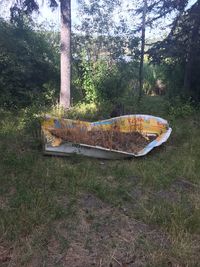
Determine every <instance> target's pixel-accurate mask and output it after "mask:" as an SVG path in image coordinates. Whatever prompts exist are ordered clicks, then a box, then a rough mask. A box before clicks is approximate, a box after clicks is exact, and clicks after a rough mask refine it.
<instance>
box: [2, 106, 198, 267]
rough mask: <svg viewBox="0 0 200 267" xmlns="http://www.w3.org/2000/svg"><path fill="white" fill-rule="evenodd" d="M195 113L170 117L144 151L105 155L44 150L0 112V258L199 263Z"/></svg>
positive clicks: (25, 262) (28, 262)
mask: <svg viewBox="0 0 200 267" xmlns="http://www.w3.org/2000/svg"><path fill="white" fill-rule="evenodd" d="M145 113H147V112H145ZM155 113H156V112H155ZM155 115H159V110H158V112H157V113H156V114H155ZM162 116H163V115H162ZM164 117H167V118H169V116H168V114H166V116H164ZM199 118H200V116H199V114H196V115H195V114H194V115H193V116H189V117H185V118H173V120H172V122H171V123H172V128H173V133H172V136H171V137H170V139H169V141H168V142H167V143H166V145H163V146H162V147H160V148H157V149H155V150H154V151H152V152H151V153H150V154H148V155H147V156H146V157H143V158H137V159H136V158H134V159H131V160H124V161H122V160H120V161H103V160H98V159H90V158H84V157H80V156H72V157H66V158H61V157H60V158H59V157H45V156H43V155H42V144H41V142H40V140H39V139H38V138H36V135H35V133H34V134H32V133H31V131H28V130H27V127H26V124H25V123H24V117H23V116H22V115H19V116H17V115H16V114H11V113H9V112H1V114H0V119H1V127H0V150H1V154H0V157H1V158H0V266H37V267H38V266H72V267H89V266H102V267H103V266H109V267H111V266H112V267H114V266H124V267H125V266H135V267H136V266H137V267H138V266H159V267H161V266H174V267H175V266H198V265H199V262H200V256H199V242H200V227H199V225H200V174H199V173H200V164H199V157H200V148H199V144H200V119H199ZM36 132H37V131H36Z"/></svg>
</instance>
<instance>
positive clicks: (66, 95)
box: [60, 0, 71, 109]
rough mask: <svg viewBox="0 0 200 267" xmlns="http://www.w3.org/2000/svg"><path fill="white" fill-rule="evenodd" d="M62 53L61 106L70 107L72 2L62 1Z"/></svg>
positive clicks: (68, 0) (69, 0)
mask: <svg viewBox="0 0 200 267" xmlns="http://www.w3.org/2000/svg"><path fill="white" fill-rule="evenodd" d="M60 10H61V33H60V38H61V51H60V78H61V80H60V105H61V106H62V107H63V108H65V109H66V108H69V107H70V83H71V0H60Z"/></svg>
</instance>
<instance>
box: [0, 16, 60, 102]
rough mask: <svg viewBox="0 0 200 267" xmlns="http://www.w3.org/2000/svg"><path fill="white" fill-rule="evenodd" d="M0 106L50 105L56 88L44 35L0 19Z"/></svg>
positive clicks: (50, 52)
mask: <svg viewBox="0 0 200 267" xmlns="http://www.w3.org/2000/svg"><path fill="white" fill-rule="evenodd" d="M0 46H1V51H0V71H1V78H0V91H1V97H0V105H1V106H4V107H6V106H9V107H19V106H21V107H22V106H27V105H30V104H31V103H32V102H33V101H38V100H39V101H40V103H42V102H43V103H48V102H52V96H54V95H55V92H56V90H57V88H58V85H59V70H58V67H57V62H56V60H55V52H54V50H53V47H52V45H50V44H49V42H48V41H47V38H46V36H45V34H43V33H42V32H38V31H37V32H36V31H34V30H33V29H32V28H31V26H28V25H22V26H18V25H13V24H10V23H7V22H5V21H3V20H0Z"/></svg>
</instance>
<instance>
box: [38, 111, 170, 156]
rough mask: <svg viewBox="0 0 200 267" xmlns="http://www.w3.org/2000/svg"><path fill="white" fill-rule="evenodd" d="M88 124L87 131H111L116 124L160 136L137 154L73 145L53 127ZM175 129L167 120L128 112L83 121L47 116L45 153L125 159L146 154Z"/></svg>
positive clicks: (122, 128) (122, 130)
mask: <svg viewBox="0 0 200 267" xmlns="http://www.w3.org/2000/svg"><path fill="white" fill-rule="evenodd" d="M80 125H81V126H82V127H85V128H86V129H87V130H91V129H95V130H109V129H111V127H113V125H117V126H118V128H119V129H120V131H121V132H130V131H133V130H134V131H139V132H141V133H142V134H143V135H144V136H149V135H156V136H157V138H156V139H155V140H154V141H152V142H151V143H149V144H148V145H147V146H146V147H144V148H143V149H142V150H141V151H139V152H138V153H127V152H126V151H118V150H111V149H107V148H103V147H99V146H91V145H86V144H77V143H76V144H74V143H71V142H66V141H65V142H63V140H61V139H60V138H57V137H55V136H53V135H52V134H51V133H50V131H49V130H50V129H58V128H63V127H64V128H66V129H67V128H76V127H77V126H79V127H80ZM171 131H172V129H171V128H170V127H169V125H168V122H167V121H166V120H164V119H162V118H159V117H154V116H150V115H126V116H121V117H116V118H112V119H108V120H103V121H98V122H91V123H90V122H83V121H75V120H69V119H59V118H52V117H46V118H45V119H44V121H43V123H42V133H43V136H44V154H46V155H59V156H70V155H73V154H78V155H84V156H88V157H94V158H102V159H123V158H130V157H139V156H144V155H146V154H147V153H149V152H150V151H151V150H152V149H153V148H154V147H157V146H160V145H161V144H163V143H164V142H166V141H167V139H168V138H169V136H170V134H171Z"/></svg>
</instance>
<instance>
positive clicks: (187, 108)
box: [168, 97, 196, 118]
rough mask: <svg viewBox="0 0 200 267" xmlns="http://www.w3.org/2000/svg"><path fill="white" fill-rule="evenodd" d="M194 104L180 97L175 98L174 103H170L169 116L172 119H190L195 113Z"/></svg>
mask: <svg viewBox="0 0 200 267" xmlns="http://www.w3.org/2000/svg"><path fill="white" fill-rule="evenodd" d="M195 110H196V109H195V107H194V103H192V101H191V99H189V100H184V99H181V98H180V97H175V98H174V99H173V101H170V102H169V110H168V112H169V115H170V116H171V117H172V118H179V117H180V118H181V117H183V118H184V117H188V116H191V115H193V114H194V113H195Z"/></svg>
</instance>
